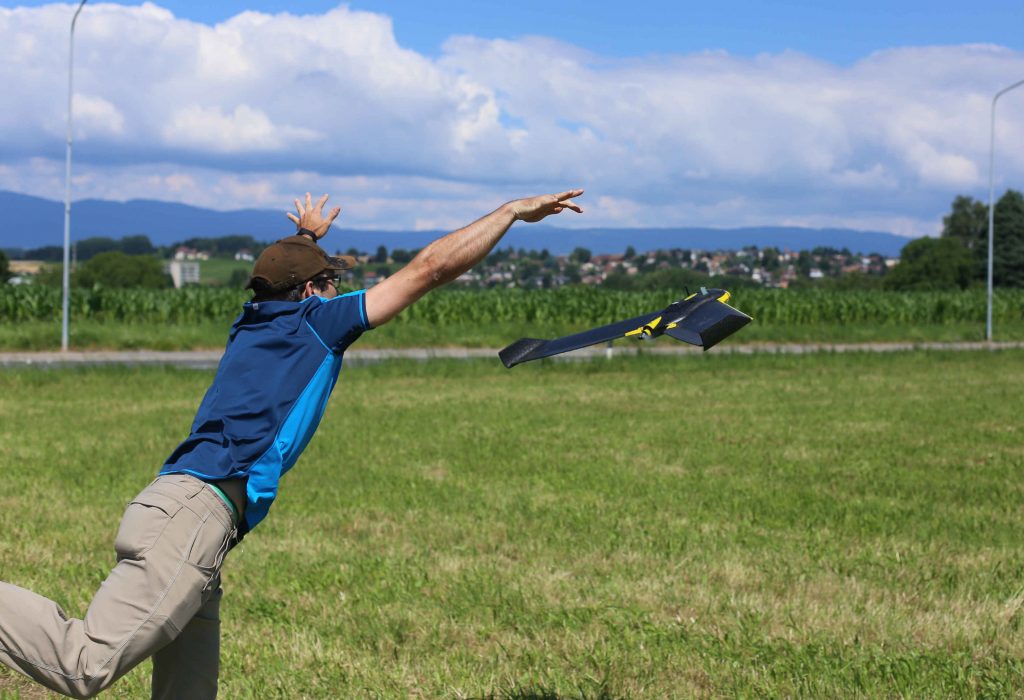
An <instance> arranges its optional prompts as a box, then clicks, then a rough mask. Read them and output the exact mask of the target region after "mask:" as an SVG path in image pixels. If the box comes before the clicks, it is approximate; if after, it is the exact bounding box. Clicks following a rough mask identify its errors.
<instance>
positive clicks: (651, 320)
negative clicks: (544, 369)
mask: <svg viewBox="0 0 1024 700" xmlns="http://www.w3.org/2000/svg"><path fill="white" fill-rule="evenodd" d="M727 301H729V292H727V291H725V290H724V289H706V288H704V287H701V288H700V291H699V292H697V293H696V294H691V295H690V296H688V297H686V298H685V299H680V300H679V301H674V302H672V303H671V304H669V305H668V306H666V307H665V308H664V309H663V310H661V311H654V312H651V313H649V314H644V315H643V316H637V317H636V318H629V319H626V320H625V321H619V322H618V323H611V324H609V325H607V326H601V327H599V328H592V329H591V330H589V331H583V332H582V333H576V334H574V335H567V336H565V337H563V338H555V339H554V340H541V339H539V338H520V339H519V340H517V341H516V342H514V343H512V344H511V345H509V346H508V347H507V348H505V349H504V350H502V351H501V352H499V353H498V357H500V358H501V361H502V363H504V365H505V366H506V367H508V368H509V369H511V368H512V367H515V366H516V365H518V364H520V363H521V362H529V361H530V360H539V359H540V358H542V357H551V356H552V355H560V354H562V353H563V352H569V351H570V350H578V349H579V348H585V347H587V346H588V345H595V344H597V343H603V342H606V341H610V340H615V339H616V338H638V339H640V340H647V339H649V338H657V337H658V336H659V335H668V336H670V337H672V338H675V339H676V340H681V341H683V342H684V343H690V344H691V345H696V346H698V347H702V348H704V349H705V350H708V349H709V348H712V347H714V346H715V345H717V344H718V343H720V342H721V341H723V340H725V339H726V338H728V337H729V336H730V335H732V334H733V333H735V332H736V331H738V330H739V329H740V328H743V326H745V325H747V324H748V323H750V321H751V320H752V319H751V318H750V316H747V315H746V314H745V313H743V312H742V311H737V310H736V309H734V308H732V307H731V306H729V305H728V304H727V303H726V302H727Z"/></svg>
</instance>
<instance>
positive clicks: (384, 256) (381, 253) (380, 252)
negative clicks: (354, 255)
mask: <svg viewBox="0 0 1024 700" xmlns="http://www.w3.org/2000/svg"><path fill="white" fill-rule="evenodd" d="M373 261H374V262H375V263H386V262H387V261H388V249H387V247H386V246H377V254H376V255H375V256H374V257H373Z"/></svg>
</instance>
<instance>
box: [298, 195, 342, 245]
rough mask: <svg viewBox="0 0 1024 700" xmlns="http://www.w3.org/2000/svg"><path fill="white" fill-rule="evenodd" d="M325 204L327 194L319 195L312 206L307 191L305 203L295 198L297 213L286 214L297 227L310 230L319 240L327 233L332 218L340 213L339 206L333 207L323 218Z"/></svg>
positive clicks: (332, 220)
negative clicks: (318, 198)
mask: <svg viewBox="0 0 1024 700" xmlns="http://www.w3.org/2000/svg"><path fill="white" fill-rule="evenodd" d="M325 204H327V195H324V196H323V197H321V198H320V200H319V201H318V202H317V203H316V206H313V198H312V197H310V196H309V192H307V193H306V204H305V205H303V204H302V202H301V201H300V200H298V199H296V200H295V210H296V211H297V212H298V213H299V215H298V216H295V214H292V213H291V212H288V214H287V216H288V218H289V219H291V220H292V221H293V222H294V223H295V226H296V227H297V228H299V229H306V230H307V231H312V232H313V233H314V234H315V235H316V237H317V240H319V239H321V238H323V237H324V236H326V235H327V229H329V228H330V227H331V224H333V223H334V220H335V219H337V218H338V214H340V213H341V207H334V209H331V211H330V213H329V214H327V217H326V218H324V215H323V210H324V205H325Z"/></svg>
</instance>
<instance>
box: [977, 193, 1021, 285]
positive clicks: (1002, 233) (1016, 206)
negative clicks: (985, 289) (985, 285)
mask: <svg viewBox="0 0 1024 700" xmlns="http://www.w3.org/2000/svg"><path fill="white" fill-rule="evenodd" d="M992 218H993V233H994V236H993V238H994V239H995V240H994V242H993V243H994V247H993V261H992V277H993V283H994V284H995V285H997V286H999V287H1024V195H1022V194H1021V193H1020V192H1017V191H1016V190H1008V191H1007V192H1006V194H1004V195H1003V196H1002V197H1000V198H999V201H998V202H996V210H995V214H994V216H993V217H992ZM986 236H987V231H986ZM987 246H988V242H987V240H986V249H985V261H986V273H985V275H986V277H987V274H988V272H987V267H988V247H987Z"/></svg>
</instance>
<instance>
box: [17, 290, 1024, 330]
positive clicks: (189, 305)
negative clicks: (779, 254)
mask: <svg viewBox="0 0 1024 700" xmlns="http://www.w3.org/2000/svg"><path fill="white" fill-rule="evenodd" d="M682 296H683V293H682V292H672V291H664V292H619V291H609V290H602V289H597V288H594V287H563V288H560V289H553V290H523V289H491V290H486V291H462V290H443V291H439V292H435V293H433V294H428V295H427V296H425V297H424V298H423V299H421V300H420V301H419V302H417V303H416V304H415V305H413V306H412V307H410V308H409V309H407V310H406V311H404V312H403V313H402V314H401V315H400V316H399V317H398V318H397V319H396V320H395V322H396V323H427V324H431V325H440V326H444V325H446V324H453V323H501V322H510V321H511V322H552V323H563V324H566V325H569V324H579V325H586V324H599V323H604V322H607V321H609V320H612V319H620V318H627V317H629V316H636V315H640V314H642V313H646V312H648V311H652V310H654V309H657V308H658V307H661V306H665V305H667V304H668V303H669V302H670V301H672V300H673V299H677V298H681V297H682ZM248 298H249V295H248V293H247V292H244V291H241V290H234V289H223V288H212V287H193V288H187V289H180V290H146V289H92V290H90V289H75V290H73V291H72V295H71V302H70V304H71V316H72V318H75V319H90V320H94V321H101V322H116V323H168V324H178V325H184V324H190V323H197V322H203V321H215V322H223V323H230V322H231V321H232V320H233V319H234V318H235V317H236V316H237V315H238V313H239V311H240V308H241V305H242V303H243V302H245V301H246V300H247V299H248ZM732 303H733V304H734V305H735V306H736V307H737V308H739V309H741V310H742V311H744V312H746V313H748V314H750V315H751V316H753V317H754V319H755V320H756V321H757V323H759V324H764V325H789V326H792V325H814V324H820V323H835V324H920V325H931V324H945V323H959V322H978V323H982V322H984V320H985V292H984V290H970V291H943V292H881V291H872V292H867V291H843V292H834V291H833V292H823V291H786V290H778V289H757V290H743V291H741V292H739V293H737V294H736V295H735V296H734V297H733V300H732ZM60 317H61V293H60V290H59V289H55V288H49V287H33V286H20V287H15V286H7V285H3V286H0V323H18V322H21V321H58V320H59V319H60ZM993 318H994V320H995V321H996V322H1000V323H1002V322H1008V321H1024V290H998V291H997V292H996V294H995V298H994V301H993Z"/></svg>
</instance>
